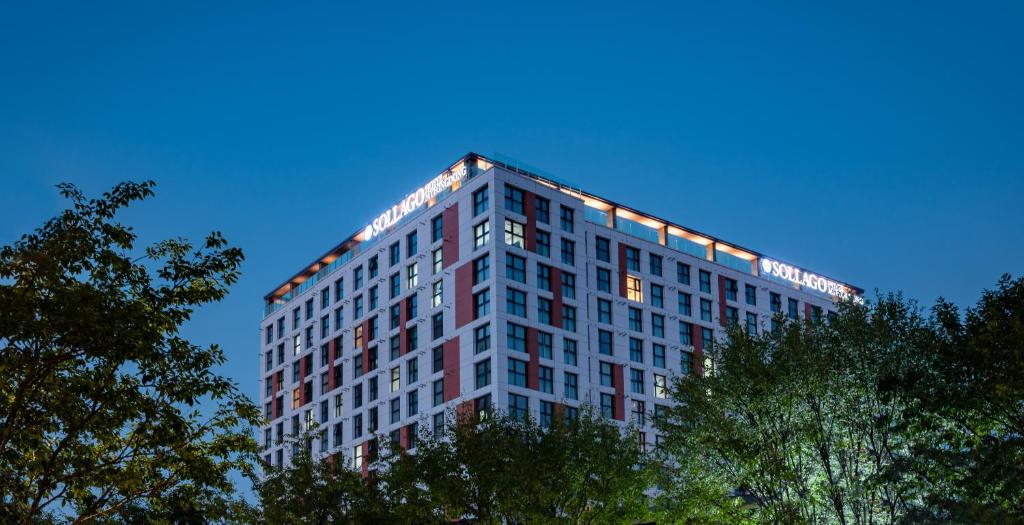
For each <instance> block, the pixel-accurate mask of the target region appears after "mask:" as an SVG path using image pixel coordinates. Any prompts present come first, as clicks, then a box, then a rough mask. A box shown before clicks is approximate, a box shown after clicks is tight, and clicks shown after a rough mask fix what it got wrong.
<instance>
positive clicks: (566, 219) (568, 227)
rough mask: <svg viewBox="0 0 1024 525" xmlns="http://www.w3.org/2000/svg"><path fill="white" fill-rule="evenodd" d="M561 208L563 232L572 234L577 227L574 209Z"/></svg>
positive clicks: (560, 217) (560, 216)
mask: <svg viewBox="0 0 1024 525" xmlns="http://www.w3.org/2000/svg"><path fill="white" fill-rule="evenodd" d="M560 208H561V211H560V213H559V219H560V223H561V226H562V231H564V232H566V233H572V232H573V229H574V226H575V223H574V219H573V210H572V208H567V207H565V206H561V207H560Z"/></svg>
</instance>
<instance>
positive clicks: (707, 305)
mask: <svg viewBox="0 0 1024 525" xmlns="http://www.w3.org/2000/svg"><path fill="white" fill-rule="evenodd" d="M700 320H701V321H710V320H711V301H709V300H708V299H704V298H701V300H700Z"/></svg>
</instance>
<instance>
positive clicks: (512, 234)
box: [505, 219, 526, 249]
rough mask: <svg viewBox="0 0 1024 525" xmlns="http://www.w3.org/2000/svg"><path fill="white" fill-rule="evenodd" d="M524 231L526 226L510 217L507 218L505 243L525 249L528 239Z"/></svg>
mask: <svg viewBox="0 0 1024 525" xmlns="http://www.w3.org/2000/svg"><path fill="white" fill-rule="evenodd" d="M523 231H524V228H523V225H522V224H520V223H518V222H516V221H513V220H510V219H505V244H510V245H512V246H518V247H520V248H524V249H525V248H526V240H525V238H524V237H523Z"/></svg>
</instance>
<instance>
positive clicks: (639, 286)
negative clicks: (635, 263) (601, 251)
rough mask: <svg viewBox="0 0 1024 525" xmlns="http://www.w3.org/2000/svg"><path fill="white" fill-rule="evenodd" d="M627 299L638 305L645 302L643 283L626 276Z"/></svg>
mask: <svg viewBox="0 0 1024 525" xmlns="http://www.w3.org/2000/svg"><path fill="white" fill-rule="evenodd" d="M626 299H629V300H630V301H636V302H638V303H642V302H644V288H643V283H642V282H641V281H640V279H638V278H636V277H633V276H632V275H627V276H626Z"/></svg>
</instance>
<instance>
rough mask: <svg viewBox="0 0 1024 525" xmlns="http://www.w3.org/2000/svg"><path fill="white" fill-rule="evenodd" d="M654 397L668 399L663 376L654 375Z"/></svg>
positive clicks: (666, 381)
mask: <svg viewBox="0 0 1024 525" xmlns="http://www.w3.org/2000/svg"><path fill="white" fill-rule="evenodd" d="M654 397H656V398H658V399H665V398H667V397H668V380H667V379H666V378H665V376H663V375H660V374H654Z"/></svg>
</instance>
